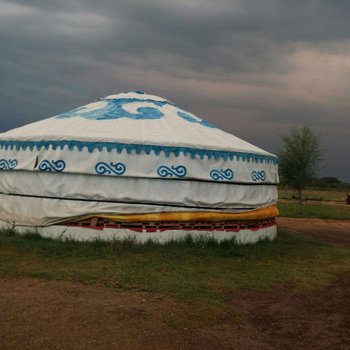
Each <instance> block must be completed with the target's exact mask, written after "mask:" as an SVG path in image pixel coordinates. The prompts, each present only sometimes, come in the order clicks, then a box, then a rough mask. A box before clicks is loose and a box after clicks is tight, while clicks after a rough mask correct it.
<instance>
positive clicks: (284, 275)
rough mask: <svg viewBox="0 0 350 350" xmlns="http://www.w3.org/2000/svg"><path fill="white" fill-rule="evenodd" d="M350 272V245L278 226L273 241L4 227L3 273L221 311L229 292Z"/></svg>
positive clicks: (0, 244)
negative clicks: (82, 236)
mask: <svg viewBox="0 0 350 350" xmlns="http://www.w3.org/2000/svg"><path fill="white" fill-rule="evenodd" d="M349 271H350V250H348V249H345V248H340V247H335V246H331V245H328V244H326V243H322V242H320V241H317V240H315V239H311V238H306V237H302V236H298V235H292V234H290V233H287V232H279V235H278V238H277V239H276V240H275V241H273V242H270V241H262V242H260V243H258V244H256V245H249V246H237V245H235V244H234V242H233V241H226V242H223V243H221V244H218V243H216V242H214V241H211V240H202V241H199V242H193V241H192V240H191V239H187V240H186V241H184V242H177V243H176V242H172V243H168V244H166V245H159V244H155V243H148V244H145V245H135V244H133V243H132V242H128V241H126V242H118V241H115V242H102V241H95V242H74V241H56V240H51V239H47V238H41V237H40V236H37V235H33V234H29V235H24V236H20V235H18V234H16V233H14V232H11V231H3V232H1V233H0V277H11V278H18V277H35V278H44V279H53V280H73V281H79V282H82V283H88V284H98V285H101V284H102V285H106V286H108V287H114V288H121V289H137V290H143V291H149V292H156V293H162V294H165V295H169V296H171V297H174V298H176V299H177V300H179V301H181V302H185V303H186V302H189V303H191V304H193V305H205V307H213V308H217V310H224V306H225V299H226V297H227V296H228V295H230V294H231V293H233V292H236V291H242V290H269V289H271V288H274V287H277V286H289V287H291V288H297V289H301V290H309V289H311V288H316V287H320V286H324V285H327V284H328V283H330V282H331V281H333V280H334V279H335V278H336V277H337V276H338V275H340V274H342V273H345V272H349Z"/></svg>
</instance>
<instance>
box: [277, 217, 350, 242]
mask: <svg viewBox="0 0 350 350" xmlns="http://www.w3.org/2000/svg"><path fill="white" fill-rule="evenodd" d="M277 224H278V227H279V228H281V229H286V230H289V231H294V232H298V233H302V234H305V235H308V236H312V237H316V238H319V239H322V240H324V241H327V242H329V243H334V244H341V245H344V246H346V247H350V221H336V220H320V219H295V218H278V219H277Z"/></svg>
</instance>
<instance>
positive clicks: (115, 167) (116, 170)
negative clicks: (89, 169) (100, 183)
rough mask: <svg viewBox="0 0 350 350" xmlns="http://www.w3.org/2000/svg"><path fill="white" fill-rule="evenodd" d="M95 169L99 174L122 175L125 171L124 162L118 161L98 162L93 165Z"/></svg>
mask: <svg viewBox="0 0 350 350" xmlns="http://www.w3.org/2000/svg"><path fill="white" fill-rule="evenodd" d="M95 171H96V173H97V174H99V175H111V174H116V175H123V174H124V173H125V171H126V166H125V164H123V163H121V162H119V163H113V162H110V163H105V162H99V163H97V164H96V166H95Z"/></svg>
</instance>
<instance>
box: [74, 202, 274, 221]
mask: <svg viewBox="0 0 350 350" xmlns="http://www.w3.org/2000/svg"><path fill="white" fill-rule="evenodd" d="M278 215H279V211H278V209H277V207H276V206H275V205H271V206H269V207H266V208H261V209H255V210H251V211H246V212H243V213H222V212H210V211H208V212H168V213H150V214H131V215H108V214H95V215H89V216H85V217H83V218H82V217H80V218H79V220H82V219H88V218H92V217H97V218H103V219H107V220H111V221H115V222H149V221H153V222H157V221H158V222H160V221H229V220H262V219H267V218H273V217H276V216H278Z"/></svg>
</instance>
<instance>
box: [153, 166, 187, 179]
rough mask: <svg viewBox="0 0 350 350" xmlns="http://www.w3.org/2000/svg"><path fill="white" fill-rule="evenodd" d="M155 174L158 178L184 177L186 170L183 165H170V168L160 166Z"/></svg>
mask: <svg viewBox="0 0 350 350" xmlns="http://www.w3.org/2000/svg"><path fill="white" fill-rule="evenodd" d="M157 174H158V175H159V176H160V177H173V176H176V177H185V176H186V175H187V169H186V168H185V167H184V166H183V165H178V166H174V165H172V166H170V167H168V166H165V165H161V166H160V167H159V168H158V170H157Z"/></svg>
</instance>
